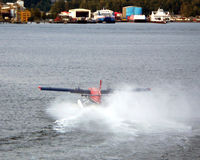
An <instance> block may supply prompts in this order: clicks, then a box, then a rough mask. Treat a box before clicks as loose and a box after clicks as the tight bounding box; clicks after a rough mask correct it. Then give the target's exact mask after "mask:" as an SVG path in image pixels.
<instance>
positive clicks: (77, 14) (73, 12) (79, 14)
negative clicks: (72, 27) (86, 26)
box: [69, 8, 91, 21]
mask: <svg viewBox="0 0 200 160" xmlns="http://www.w3.org/2000/svg"><path fill="white" fill-rule="evenodd" d="M69 16H70V17H72V19H76V20H77V21H87V20H89V19H90V18H91V10H89V9H83V8H78V9H70V10H69Z"/></svg>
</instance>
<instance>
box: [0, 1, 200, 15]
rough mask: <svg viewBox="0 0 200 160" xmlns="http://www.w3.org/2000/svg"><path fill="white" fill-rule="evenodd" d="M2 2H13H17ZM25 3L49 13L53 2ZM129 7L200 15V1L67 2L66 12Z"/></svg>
mask: <svg viewBox="0 0 200 160" xmlns="http://www.w3.org/2000/svg"><path fill="white" fill-rule="evenodd" d="M0 1H2V2H11V1H16V0H0ZM60 2H61V3H62V4H63V2H64V0H57V4H54V8H53V9H54V10H55V9H57V10H59V9H58V8H57V6H59V5H58V4H59V3H60ZM24 3H25V7H27V8H39V9H40V10H42V11H49V10H50V8H51V0H24ZM61 3H60V4H61ZM128 5H133V6H141V7H142V8H143V13H144V14H146V15H148V14H150V13H151V11H153V10H157V9H158V8H159V7H160V8H163V9H164V10H165V11H170V12H172V13H174V14H182V15H183V16H187V17H188V16H196V15H200V0H67V1H66V4H65V6H64V8H65V9H66V10H68V9H71V8H88V9H91V10H92V11H95V10H97V9H101V8H103V7H104V8H109V9H111V10H114V11H119V12H121V11H122V7H124V6H128Z"/></svg>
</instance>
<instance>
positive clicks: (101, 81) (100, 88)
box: [99, 80, 102, 90]
mask: <svg viewBox="0 0 200 160" xmlns="http://www.w3.org/2000/svg"><path fill="white" fill-rule="evenodd" d="M101 86H102V80H100V86H99V90H101Z"/></svg>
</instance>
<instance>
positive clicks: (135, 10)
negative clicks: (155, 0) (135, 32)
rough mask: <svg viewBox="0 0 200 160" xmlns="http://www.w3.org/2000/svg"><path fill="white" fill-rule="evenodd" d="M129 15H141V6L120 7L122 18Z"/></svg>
mask: <svg viewBox="0 0 200 160" xmlns="http://www.w3.org/2000/svg"><path fill="white" fill-rule="evenodd" d="M131 15H142V8H141V7H134V6H128V7H123V9H122V16H123V18H126V19H127V17H130V16H131Z"/></svg>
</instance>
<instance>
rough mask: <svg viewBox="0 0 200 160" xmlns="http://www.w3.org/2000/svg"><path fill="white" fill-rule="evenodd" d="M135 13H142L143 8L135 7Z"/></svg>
mask: <svg viewBox="0 0 200 160" xmlns="http://www.w3.org/2000/svg"><path fill="white" fill-rule="evenodd" d="M134 15H142V8H141V7H134Z"/></svg>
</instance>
